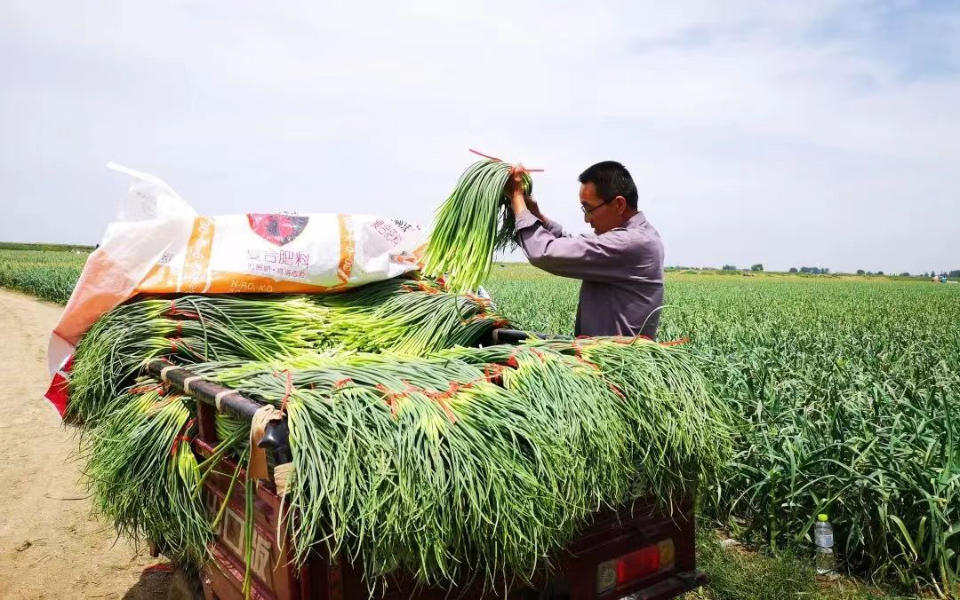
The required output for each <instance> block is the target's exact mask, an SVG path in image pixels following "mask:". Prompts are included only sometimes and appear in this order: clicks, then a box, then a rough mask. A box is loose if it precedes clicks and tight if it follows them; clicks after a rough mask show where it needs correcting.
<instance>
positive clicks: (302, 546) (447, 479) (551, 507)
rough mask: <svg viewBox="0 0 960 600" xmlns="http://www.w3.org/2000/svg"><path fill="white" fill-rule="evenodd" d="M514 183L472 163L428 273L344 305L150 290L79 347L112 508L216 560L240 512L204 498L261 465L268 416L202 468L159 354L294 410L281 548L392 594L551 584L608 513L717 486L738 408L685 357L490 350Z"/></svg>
mask: <svg viewBox="0 0 960 600" xmlns="http://www.w3.org/2000/svg"><path fill="white" fill-rule="evenodd" d="M507 170H509V167H508V166H506V165H504V164H503V163H500V162H498V161H490V160H488V161H480V162H478V163H476V164H475V165H473V166H471V167H470V168H469V169H468V170H467V171H466V172H465V174H464V175H463V176H462V177H461V180H460V182H459V183H458V184H457V187H456V190H455V191H454V193H453V194H452V195H451V198H450V200H448V201H447V203H446V204H444V206H443V207H442V208H441V211H440V212H439V214H438V218H437V226H436V227H435V229H434V232H433V234H432V235H431V237H430V239H429V241H428V243H427V245H426V255H425V257H424V261H423V262H424V263H425V268H424V272H422V273H421V272H417V271H414V270H412V269H411V270H407V271H406V272H404V273H402V274H400V275H399V276H396V277H394V276H392V274H390V273H387V275H388V276H390V277H389V278H387V277H384V278H382V280H381V281H374V282H369V283H365V284H364V285H359V286H356V287H351V286H348V285H345V286H342V287H341V288H340V289H335V290H333V293H329V292H330V290H326V291H327V292H328V293H297V294H284V295H278V294H267V295H264V294H260V295H256V294H253V295H251V294H244V295H236V294H234V295H231V294H203V293H187V294H185V293H171V294H166V295H164V296H162V297H158V296H151V295H144V294H139V295H137V296H135V297H133V298H131V299H130V300H128V301H126V302H123V303H121V304H119V305H118V306H116V307H115V308H113V309H112V310H110V311H108V312H106V313H105V314H103V315H102V316H100V317H99V318H98V319H96V321H95V322H94V323H93V324H92V326H91V327H89V329H88V330H87V331H86V332H85V333H84V334H83V336H82V338H80V339H79V342H78V344H77V347H76V352H75V356H74V358H73V362H72V374H71V378H70V383H69V395H70V399H69V403H68V404H67V405H66V407H65V411H66V417H67V418H68V419H70V420H72V421H73V422H76V423H78V424H79V425H80V426H81V427H83V428H84V435H83V436H82V452H83V458H84V460H85V461H86V475H87V477H88V480H89V484H90V486H91V489H92V492H93V498H94V500H95V504H96V506H97V508H98V509H99V510H100V511H101V512H102V513H103V514H104V515H105V516H106V517H107V518H109V519H110V520H111V521H112V522H113V523H114V524H115V525H116V527H117V528H118V530H119V531H120V532H122V533H124V534H127V535H130V536H134V537H137V538H141V539H143V538H146V539H150V540H152V541H154V542H156V543H157V544H158V545H159V546H160V547H161V548H163V550H164V552H165V553H166V554H167V555H168V556H170V557H172V558H173V559H175V560H176V561H178V562H179V563H180V564H182V565H184V566H185V567H191V566H192V567H199V566H200V565H201V564H202V563H203V562H204V561H205V560H207V558H208V557H207V546H208V544H209V542H210V540H211V536H212V532H213V530H214V527H215V525H216V523H217V522H218V520H219V519H220V518H222V514H211V513H210V512H209V511H208V510H207V507H206V506H205V505H204V502H203V500H202V498H201V496H200V488H201V485H202V483H203V481H204V479H205V478H206V477H208V476H209V475H210V474H211V473H213V472H216V471H218V470H221V471H222V469H223V467H222V464H223V462H222V460H223V459H224V458H228V457H229V458H231V459H232V460H233V461H234V462H235V463H236V464H238V465H239V467H238V470H237V471H235V472H233V473H229V474H228V475H230V476H231V477H233V478H234V480H238V479H239V478H238V474H239V468H241V467H242V468H246V467H247V466H248V463H249V461H250V460H251V454H252V453H251V448H250V439H251V424H250V423H249V422H245V421H243V420H240V419H237V418H236V417H233V416H230V415H227V414H219V415H218V416H217V423H216V426H217V430H218V438H219V440H220V442H219V445H218V446H217V448H215V450H214V452H213V455H212V456H211V457H210V458H204V459H202V460H199V459H198V457H197V455H196V454H195V453H194V452H193V450H192V448H191V445H190V443H189V442H190V440H191V439H192V438H193V437H194V436H195V435H196V433H197V420H196V417H197V406H196V402H195V400H194V399H193V398H191V397H189V396H187V395H184V394H181V393H179V392H177V391H176V390H173V389H170V388H169V387H167V386H164V385H162V384H161V383H158V382H157V381H156V380H154V379H151V378H149V377H146V376H145V375H144V373H143V367H144V365H145V363H146V362H147V361H149V360H154V359H162V360H165V361H168V362H169V363H170V364H171V365H178V366H186V367H188V368H189V369H190V371H191V372H192V373H195V374H197V375H199V376H202V377H204V378H205V379H207V380H210V381H214V382H217V383H219V384H221V385H223V386H226V387H228V388H230V389H233V390H238V391H239V392H241V393H242V394H244V395H245V396H248V397H252V398H256V399H258V400H259V401H261V402H263V403H265V404H267V405H269V406H272V407H273V409H272V410H275V411H276V415H278V416H281V417H282V418H285V419H286V422H287V424H288V426H289V432H290V439H289V443H290V451H291V454H292V461H291V464H290V467H289V472H285V473H284V475H283V480H284V484H283V488H284V489H282V490H279V491H280V492H281V493H282V494H284V503H285V510H287V511H289V514H290V515H292V516H293V518H290V519H287V520H286V521H285V523H286V526H287V528H288V530H287V531H284V532H277V535H278V536H289V539H290V540H291V541H292V543H293V548H292V551H293V555H294V556H295V558H296V560H297V561H300V562H303V561H306V560H307V558H308V556H309V555H310V554H311V552H313V551H314V550H322V551H323V552H324V553H325V554H326V555H327V556H330V557H336V558H338V559H340V560H346V561H350V562H351V563H355V564H357V565H362V567H363V569H364V572H365V573H366V578H367V582H368V584H369V585H370V587H371V589H372V588H374V587H375V586H376V585H377V582H378V581H379V580H380V578H381V577H382V576H384V575H387V574H390V573H395V572H404V573H407V574H409V575H410V576H412V577H413V578H414V579H415V580H416V581H419V582H421V583H424V584H430V585H440V586H456V585H460V584H463V583H464V582H465V581H467V580H468V579H471V578H483V579H484V580H486V581H488V582H491V584H492V583H493V582H495V581H510V580H520V581H525V580H529V579H530V578H531V577H533V576H535V575H536V574H538V573H540V572H543V571H544V570H545V569H549V567H550V561H551V558H552V557H554V556H555V553H556V552H557V551H559V550H560V549H561V548H563V546H564V545H565V544H566V543H567V542H568V541H569V540H570V539H571V538H572V537H573V536H574V535H575V534H576V532H577V531H578V529H579V528H581V527H582V526H583V525H584V524H585V523H586V522H587V520H588V518H589V517H590V515H591V514H593V513H595V512H596V511H598V510H600V509H603V508H608V507H610V508H613V507H619V506H623V505H624V504H629V503H630V501H631V500H633V499H637V498H645V499H650V498H652V499H654V500H656V501H658V502H660V503H661V504H662V506H663V507H664V508H665V509H667V510H669V508H670V506H671V502H673V501H674V500H676V499H679V498H681V497H682V496H683V495H684V494H686V493H688V492H689V491H690V490H691V489H692V488H693V486H695V485H696V484H697V482H698V481H702V480H704V479H710V478H713V477H714V476H715V473H716V472H717V469H718V467H719V465H720V464H721V463H722V461H723V460H724V457H725V454H726V452H727V448H728V431H727V428H726V425H725V423H726V420H727V417H726V412H725V409H724V408H723V406H722V404H721V403H720V402H719V400H718V399H717V398H716V397H715V396H714V395H712V394H711V393H710V390H709V388H708V385H707V383H706V381H705V380H704V378H703V377H702V375H701V374H700V372H699V371H698V369H697V368H696V367H695V366H694V363H693V361H692V359H691V357H690V356H689V354H688V352H687V351H686V350H685V349H684V348H683V347H682V346H673V345H663V344H658V343H656V342H652V341H650V340H646V339H642V338H585V339H577V340H569V339H548V340H543V339H537V338H534V337H531V338H530V339H529V340H527V341H526V342H524V343H522V344H519V345H485V346H481V344H482V343H484V341H485V340H487V339H488V338H489V335H490V332H491V331H492V330H494V329H495V328H499V327H503V326H505V325H507V324H508V323H509V321H508V317H507V316H504V315H499V314H497V311H496V309H495V308H494V306H493V304H492V303H491V302H490V301H489V300H487V299H484V298H481V297H479V296H477V295H475V294H473V293H470V292H468V291H466V290H475V289H476V286H477V285H478V284H480V283H482V281H483V279H484V278H485V276H486V272H487V271H488V269H489V263H490V260H491V259H492V254H493V252H494V250H495V249H496V248H498V247H503V245H504V244H505V243H506V240H507V238H508V234H509V230H510V228H511V224H510V223H511V217H512V215H510V212H509V210H504V208H503V193H502V190H503V185H504V183H505V180H506V176H507ZM443 277H446V279H443ZM361 283H363V282H361ZM191 291H194V290H191ZM302 291H310V290H307V289H304V290H302ZM277 479H279V478H277ZM246 481H247V484H246V485H247V486H248V489H247V497H248V498H252V494H251V493H250V489H249V486H251V485H253V482H252V479H247V480H246ZM250 503H252V500H250ZM249 511H252V505H251V506H249V507H248V515H247V516H248V517H249V516H250V512H249ZM251 527H252V526H251Z"/></svg>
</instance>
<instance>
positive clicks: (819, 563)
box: [813, 514, 837, 576]
mask: <svg viewBox="0 0 960 600" xmlns="http://www.w3.org/2000/svg"><path fill="white" fill-rule="evenodd" d="M813 542H814V543H815V544H816V545H817V555H816V567H817V575H820V576H830V575H835V574H836V572H837V561H836V558H835V557H834V556H833V527H831V525H830V521H829V520H828V519H827V515H825V514H819V515H817V522H816V523H814V525H813Z"/></svg>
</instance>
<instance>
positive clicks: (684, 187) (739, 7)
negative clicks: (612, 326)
mask: <svg viewBox="0 0 960 600" xmlns="http://www.w3.org/2000/svg"><path fill="white" fill-rule="evenodd" d="M468 148H476V149H479V150H482V151H484V152H487V153H489V154H493V155H496V156H499V157H502V158H503V159H504V160H507V161H510V162H517V161H522V162H523V163H524V164H526V165H528V166H531V167H540V168H543V169H545V171H544V172H543V173H541V174H538V175H537V176H536V177H535V180H534V195H535V196H536V198H537V199H538V201H539V204H540V206H541V208H542V210H543V212H544V213H546V214H547V215H548V216H550V217H551V218H553V219H555V220H557V221H559V222H561V223H563V224H564V225H565V226H566V227H567V229H569V230H572V231H582V232H586V231H588V228H587V226H586V225H585V224H584V223H583V219H582V216H581V214H580V211H579V205H578V199H577V193H578V188H579V184H578V183H577V175H578V174H579V173H580V172H581V171H582V170H583V169H585V168H586V167H587V166H589V165H590V164H593V163H595V162H598V161H601V160H608V159H611V160H618V161H620V162H622V163H623V164H624V165H626V166H627V168H628V169H629V170H630V171H631V173H632V174H633V177H634V179H635V181H636V183H637V186H638V189H639V192H640V208H641V209H642V210H643V211H644V213H645V214H646V216H647V218H648V219H649V220H650V222H651V223H652V224H653V225H654V226H655V227H656V228H657V229H658V230H659V231H660V233H661V235H662V236H663V239H664V244H665V248H666V264H668V265H684V266H721V265H723V264H734V265H737V266H740V267H746V266H749V265H751V264H753V263H762V264H764V266H765V267H766V268H767V269H768V270H772V269H777V270H786V269H787V268H789V267H799V266H820V267H827V268H830V269H831V270H832V271H854V270H856V269H866V270H873V271H876V270H883V271H885V272H888V273H889V272H901V271H909V272H912V273H920V272H925V271H929V270H931V269H935V270H937V271H941V270H950V269H958V268H960V2H927V3H923V2H896V1H893V2H860V1H843V2H841V1H833V0H803V1H802V2H770V1H769V0H761V1H747V0H744V1H737V0H731V1H726V2H711V1H692V0H691V1H673V2H653V1H639V0H630V1H624V2H603V1H596V0H594V1H591V2H586V1H581V2H576V3H574V2H523V1H517V0H514V1H509V2H483V3H478V2H473V3H466V2H449V1H437V2H409V3H393V2H392V3H368V2H336V3H334V2H297V1H286V2H282V3H281V2H262V1H261V2H248V1H243V0H237V1H233V2H229V3H223V2H172V1H169V2H168V1H164V2H155V1H152V2H140V1H137V0H126V1H123V2H110V1H101V2H73V1H63V2H50V1H44V0H29V1H23V2H21V1H18V0H3V2H2V3H0V215H2V216H0V241H22V242H61V243H86V244H94V243H96V242H97V241H99V239H100V237H101V235H102V233H103V231H104V229H105V227H106V225H107V223H109V222H110V220H111V219H112V218H113V216H114V213H115V211H116V206H117V203H118V202H119V201H120V200H121V199H122V198H123V197H124V196H125V194H126V188H127V185H128V183H129V180H128V178H127V177H126V176H124V175H121V174H118V173H115V172H112V171H109V170H107V169H106V168H105V165H106V163H107V162H108V161H115V162H118V163H120V164H123V165H126V166H128V167H131V168H134V169H138V170H141V171H146V172H148V173H152V174H153V175H156V176H158V177H160V178H162V179H164V180H165V181H166V182H167V183H169V184H170V185H171V186H172V187H173V188H174V189H175V190H177V191H178V192H179V194H180V195H181V196H182V197H183V198H184V199H186V200H187V201H188V202H189V203H190V204H191V205H192V206H193V207H194V208H195V209H196V210H197V211H198V212H199V213H201V214H232V213H246V212H272V211H280V210H287V211H297V212H301V213H320V212H352V213H371V214H380V215H386V216H393V217H400V218H403V219H405V220H408V221H414V222H419V223H422V224H424V225H428V224H429V223H430V222H431V220H432V215H433V211H434V209H435V208H436V207H437V206H438V205H439V204H440V203H441V202H442V200H443V199H444V198H445V197H446V195H447V194H449V192H450V191H451V190H452V189H453V186H454V184H455V183H456V180H457V177H458V175H459V174H460V173H461V172H462V171H463V169H465V168H466V167H467V166H468V165H469V164H470V163H471V162H473V159H474V158H475V157H474V156H473V155H471V154H469V153H468V152H467V149H468Z"/></svg>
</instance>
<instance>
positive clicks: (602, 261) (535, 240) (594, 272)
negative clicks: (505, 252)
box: [515, 211, 630, 281]
mask: <svg viewBox="0 0 960 600" xmlns="http://www.w3.org/2000/svg"><path fill="white" fill-rule="evenodd" d="M548 227H549V228H548ZM554 232H558V233H559V234H560V235H557V234H556V233H554ZM515 234H516V240H517V243H518V244H519V245H520V247H521V248H523V252H524V254H526V255H527V260H529V261H530V264H532V265H533V266H535V267H538V268H540V269H543V270H544V271H547V272H548V273H553V274H554V275H560V276H562V277H572V278H575V279H584V280H588V281H622V280H625V279H629V278H630V276H629V274H628V272H627V270H625V269H624V268H623V267H624V261H625V259H626V258H627V257H626V256H625V255H624V250H625V248H626V247H627V245H628V244H627V240H626V239H625V238H624V235H625V234H627V232H626V230H622V231H616V230H615V231H610V232H607V233H605V234H604V235H602V236H581V237H562V236H563V229H562V228H561V227H560V226H559V225H556V224H555V223H550V224H549V226H545V225H544V224H543V222H541V221H540V219H538V218H537V217H535V216H533V214H532V213H530V211H524V212H522V213H520V214H519V215H518V216H517V218H516V229H515Z"/></svg>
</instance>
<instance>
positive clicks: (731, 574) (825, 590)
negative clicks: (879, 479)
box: [683, 529, 914, 600]
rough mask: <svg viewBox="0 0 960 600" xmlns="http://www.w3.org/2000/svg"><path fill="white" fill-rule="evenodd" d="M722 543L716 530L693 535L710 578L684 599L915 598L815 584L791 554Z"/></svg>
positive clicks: (804, 560)
mask: <svg viewBox="0 0 960 600" xmlns="http://www.w3.org/2000/svg"><path fill="white" fill-rule="evenodd" d="M724 539H725V536H723V535H721V533H720V532H718V531H712V530H706V529H704V530H701V531H700V532H698V535H697V561H698V563H697V564H698V566H699V568H700V569H702V570H703V571H704V572H706V573H708V574H709V576H710V583H709V585H708V586H706V587H704V588H701V589H699V590H695V591H693V592H690V593H688V594H686V595H685V596H684V598H683V600H796V599H798V598H811V599H812V598H817V599H821V600H900V599H906V598H913V597H914V596H912V595H911V596H903V595H899V594H896V593H891V592H889V591H887V590H884V589H881V588H879V587H876V586H871V585H868V584H865V583H863V582H862V581H860V580H858V579H855V578H851V577H839V578H836V579H833V580H830V581H818V579H817V577H816V575H815V573H814V569H813V566H812V564H813V561H812V559H810V558H808V557H807V556H803V555H800V554H796V553H792V552H781V553H778V554H777V555H772V554H770V553H769V552H765V551H763V550H758V549H748V548H744V547H743V546H741V545H739V544H737V545H729V546H727V545H724V543H723V540H724ZM726 539H729V538H726Z"/></svg>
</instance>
